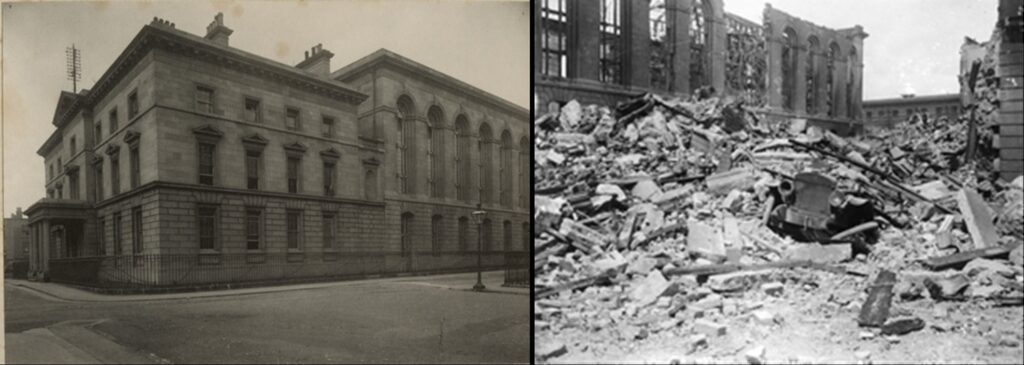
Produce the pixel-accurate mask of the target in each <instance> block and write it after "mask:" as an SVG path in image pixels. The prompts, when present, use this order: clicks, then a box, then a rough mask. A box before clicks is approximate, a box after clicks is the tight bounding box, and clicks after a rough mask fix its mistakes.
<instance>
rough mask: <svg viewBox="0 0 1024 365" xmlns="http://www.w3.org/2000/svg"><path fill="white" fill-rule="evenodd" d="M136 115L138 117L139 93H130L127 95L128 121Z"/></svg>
mask: <svg viewBox="0 0 1024 365" xmlns="http://www.w3.org/2000/svg"><path fill="white" fill-rule="evenodd" d="M136 115H139V92H138V91H132V93H131V94H129V95H128V119H132V118H135V116H136Z"/></svg>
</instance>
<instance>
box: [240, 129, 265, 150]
mask: <svg viewBox="0 0 1024 365" xmlns="http://www.w3.org/2000/svg"><path fill="white" fill-rule="evenodd" d="M269 142H270V141H269V140H267V139H266V138H263V136H261V135H259V134H256V133H253V134H252V135H250V136H248V137H242V145H243V146H245V149H246V150H248V151H263V148H264V147H267V143H269Z"/></svg>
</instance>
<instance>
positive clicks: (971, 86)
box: [959, 0, 1024, 180]
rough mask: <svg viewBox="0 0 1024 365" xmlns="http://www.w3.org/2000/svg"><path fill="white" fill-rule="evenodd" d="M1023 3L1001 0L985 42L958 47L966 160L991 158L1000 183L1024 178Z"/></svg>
mask: <svg viewBox="0 0 1024 365" xmlns="http://www.w3.org/2000/svg"><path fill="white" fill-rule="evenodd" d="M1022 13H1024V1H1022V0H1001V1H1000V2H999V19H998V21H997V22H996V27H995V29H994V30H993V32H992V37H991V39H990V40H989V41H987V42H984V43H978V42H976V41H974V40H972V39H970V38H967V39H966V40H965V41H964V44H963V45H962V46H961V48H960V76H959V79H960V94H961V99H962V101H963V103H964V106H965V109H966V116H967V118H969V119H970V120H972V121H974V123H973V125H974V126H975V128H969V136H968V141H969V142H968V144H969V146H968V151H969V152H968V156H969V157H975V152H976V151H977V150H982V151H985V152H989V153H990V154H991V155H995V156H993V158H994V160H993V162H994V164H993V165H994V169H995V170H997V171H998V172H999V173H1000V175H1001V176H1002V178H1003V179H1005V180H1012V179H1013V178H1015V177H1017V176H1021V175H1022V174H1024V114H1022V110H1024V109H1022V104H1024V98H1022V96H1021V93H1022V89H1024V40H1022V37H1024V36H1022V34H1024V33H1022V32H1024V30H1022V26H1024V15H1022Z"/></svg>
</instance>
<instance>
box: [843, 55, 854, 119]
mask: <svg viewBox="0 0 1024 365" xmlns="http://www.w3.org/2000/svg"><path fill="white" fill-rule="evenodd" d="M856 62H857V49H856V48H851V49H850V57H849V58H848V59H847V60H846V116H847V117H850V118H853V117H855V115H854V110H853V100H854V98H853V90H854V89H853V83H854V81H856V80H854V78H853V77H854V75H853V74H854V68H855V64H856Z"/></svg>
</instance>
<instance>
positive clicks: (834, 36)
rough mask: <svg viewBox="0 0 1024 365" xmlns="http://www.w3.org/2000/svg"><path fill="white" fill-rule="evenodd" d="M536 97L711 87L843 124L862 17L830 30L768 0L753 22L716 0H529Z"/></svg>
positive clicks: (598, 99) (791, 113) (605, 98)
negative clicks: (854, 23) (759, 18)
mask: <svg viewBox="0 0 1024 365" xmlns="http://www.w3.org/2000/svg"><path fill="white" fill-rule="evenodd" d="M533 4H534V7H535V9H534V17H535V18H534V24H535V26H536V27H538V28H537V31H535V32H534V41H533V44H534V47H535V49H534V64H535V65H538V67H534V75H533V77H534V80H535V83H534V85H535V86H534V93H535V94H534V103H535V108H537V110H542V111H548V110H550V108H551V107H552V106H553V105H555V104H562V103H565V102H568V101H569V100H572V99H576V100H579V101H580V102H581V103H584V104H587V103H599V104H606V105H613V104H614V103H615V102H618V101H621V100H623V99H625V98H628V97H630V96H634V95H637V94H642V93H645V92H655V93H659V94H670V95H682V96H688V95H690V94H691V93H693V91H694V90H697V89H699V88H706V87H713V88H714V90H716V91H717V92H718V93H719V94H720V95H729V96H733V97H738V98H743V99H744V100H745V101H746V102H747V104H748V105H752V106H764V107H766V108H767V111H768V112H769V113H770V114H774V115H778V116H781V117H802V118H807V119H808V120H810V121H811V122H812V123H815V124H820V125H822V126H824V127H826V128H830V129H844V128H845V129H848V127H849V124H850V122H852V121H855V120H856V119H857V118H859V117H860V116H861V90H862V81H861V80H862V68H863V62H862V60H863V49H864V48H863V41H864V38H866V37H867V36H868V35H867V33H864V31H863V29H862V28H861V27H860V26H859V25H858V26H854V27H852V28H846V29H830V28H825V27H822V26H818V25H815V24H813V23H811V22H808V21H806V20H802V19H799V18H797V17H794V16H792V15H789V14H787V13H785V12H782V11H780V10H777V9H774V8H772V7H771V5H766V7H765V10H764V15H763V23H762V24H757V23H755V22H752V21H750V20H747V19H744V18H742V17H739V16H737V15H734V14H730V13H728V12H726V11H725V9H724V3H723V1H722V0H600V1H567V0H541V1H535V2H534V3H533Z"/></svg>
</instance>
